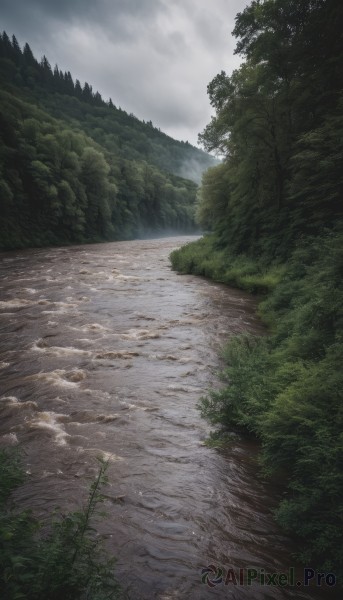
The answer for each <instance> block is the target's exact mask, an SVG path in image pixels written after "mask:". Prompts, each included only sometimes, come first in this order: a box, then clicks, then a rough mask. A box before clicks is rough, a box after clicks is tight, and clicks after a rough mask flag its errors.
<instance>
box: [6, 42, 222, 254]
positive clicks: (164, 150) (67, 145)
mask: <svg viewBox="0 0 343 600" xmlns="http://www.w3.org/2000/svg"><path fill="white" fill-rule="evenodd" d="M0 90H1V91H0V202H1V205H0V211H1V222H0V247H1V248H14V247H23V246H29V245H47V244H59V243H72V242H84V241H100V240H105V239H106V240H110V239H113V240H114V239H128V238H133V237H137V236H142V235H147V234H151V233H158V232H163V231H166V230H169V231H191V230H194V227H195V225H194V205H195V201H196V192H197V183H199V182H200V179H201V175H202V173H203V172H204V171H205V170H206V169H207V168H208V167H210V166H213V165H214V164H216V162H217V161H216V159H214V158H213V157H212V156H210V155H209V154H207V153H205V152H203V151H201V150H199V149H197V148H195V147H194V146H192V145H190V144H189V143H188V142H179V141H176V140H174V139H172V138H171V137H170V136H168V135H166V134H164V133H163V132H161V131H160V130H159V129H157V128H156V127H154V126H153V124H152V123H151V122H148V123H145V122H143V121H140V120H139V119H137V117H135V116H134V115H132V114H131V115H129V114H128V113H126V112H125V111H124V110H122V109H121V108H117V107H116V106H115V105H114V104H113V102H112V100H111V99H110V100H109V101H108V102H105V101H104V100H103V99H102V97H101V95H100V94H99V92H95V93H94V92H93V90H92V87H91V85H90V84H88V83H87V82H86V83H85V84H84V86H83V87H81V84H80V82H79V81H78V80H77V79H76V80H75V81H74V80H73V77H72V75H71V73H70V72H69V71H68V72H64V73H63V72H62V71H61V70H59V68H58V67H57V66H56V67H55V68H54V69H52V68H51V66H50V64H49V62H48V60H47V58H46V57H45V56H44V57H43V58H42V59H41V61H40V62H38V61H37V60H36V58H35V57H34V56H33V53H32V51H31V49H30V47H29V45H28V44H25V46H24V48H23V49H21V48H20V46H19V44H18V42H17V40H16V38H15V36H12V39H10V38H9V37H8V35H7V34H6V33H5V32H4V33H3V34H2V35H0Z"/></svg>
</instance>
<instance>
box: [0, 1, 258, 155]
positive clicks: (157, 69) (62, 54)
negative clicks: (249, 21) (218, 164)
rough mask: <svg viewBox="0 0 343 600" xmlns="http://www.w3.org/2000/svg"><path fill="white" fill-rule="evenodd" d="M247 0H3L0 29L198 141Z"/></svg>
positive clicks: (119, 102) (126, 105)
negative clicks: (211, 87)
mask: <svg viewBox="0 0 343 600" xmlns="http://www.w3.org/2000/svg"><path fill="white" fill-rule="evenodd" d="M249 3H250V2H249V1H248V0H0V28H1V29H5V30H6V32H7V33H8V35H9V36H11V35H12V34H13V33H14V34H15V35H16V37H17V39H18V42H19V44H20V45H21V46H23V44H24V43H25V42H26V41H27V42H28V43H29V45H30V46H31V48H32V50H33V52H34V54H35V56H36V57H37V58H40V57H41V56H42V55H43V54H45V55H46V56H47V58H48V60H49V61H50V63H51V66H52V67H54V65H55V63H57V64H58V66H59V67H60V68H61V69H62V70H63V71H65V70H69V71H71V73H72V75H73V77H74V80H75V79H80V81H81V83H82V84H83V83H84V81H88V83H90V84H91V85H92V86H93V91H96V90H98V91H99V92H100V93H101V95H102V96H103V98H104V99H106V100H107V99H108V98H109V97H111V98H112V100H113V102H114V104H115V105H116V106H121V107H122V108H123V109H124V110H126V111H127V112H133V113H134V114H135V115H136V116H137V117H139V118H140V119H144V120H145V121H148V120H152V122H153V124H154V125H155V126H156V127H160V128H161V129H162V131H165V132H166V133H168V134H169V135H171V136H173V137H175V138H176V139H180V140H185V141H186V140H188V141H189V142H191V143H193V144H196V142H197V135H198V133H199V132H200V131H202V130H203V129H204V127H205V125H206V124H207V123H208V122H209V120H210V117H211V107H210V105H209V101H208V97H207V93H206V88H207V84H208V83H209V81H211V79H212V78H213V77H214V76H215V75H216V74H217V73H219V72H220V71H221V70H224V71H226V72H227V73H231V71H232V70H233V69H234V68H236V67H237V66H238V65H239V63H240V58H239V57H237V56H234V55H233V51H234V48H235V39H234V38H233V37H232V36H231V31H232V29H233V27H234V23H235V21H234V20H235V15H236V13H237V12H241V11H242V10H243V9H244V8H245V6H246V5H247V4H249Z"/></svg>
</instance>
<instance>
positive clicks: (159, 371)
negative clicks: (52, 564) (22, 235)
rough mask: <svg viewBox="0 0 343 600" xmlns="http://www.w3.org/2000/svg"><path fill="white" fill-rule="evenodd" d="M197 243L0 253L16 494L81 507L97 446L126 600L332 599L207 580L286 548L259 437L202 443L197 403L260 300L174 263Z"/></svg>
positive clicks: (282, 559) (287, 557)
mask: <svg viewBox="0 0 343 600" xmlns="http://www.w3.org/2000/svg"><path fill="white" fill-rule="evenodd" d="M191 239H193V238H190V237H177V238H176V237H174V238H163V239H156V240H144V241H132V242H116V243H108V244H97V245H87V246H77V247H68V248H57V249H56V248H53V249H38V250H37V249H35V250H24V251H18V252H7V253H2V254H1V255H0V273H1V289H0V292H1V296H0V325H1V347H0V386H1V388H0V410H1V419H0V443H1V445H2V446H4V445H5V446H9V445H14V446H15V445H19V446H21V447H22V448H23V449H24V454H23V460H24V464H25V469H26V471H27V473H28V477H27V480H26V482H25V484H24V485H23V486H21V487H20V488H19V490H18V491H17V492H16V496H15V497H16V500H17V501H18V503H19V504H20V506H21V507H31V508H32V509H33V510H34V512H35V514H37V515H38V516H40V517H43V518H45V517H47V516H48V514H49V513H51V512H52V510H53V509H54V508H55V507H56V506H59V507H60V511H61V512H62V513H65V512H66V511H67V510H74V509H76V508H77V507H79V506H80V505H81V504H82V503H83V502H84V501H85V499H86V497H87V493H88V489H89V484H90V481H91V480H92V479H93V477H94V475H95V474H96V472H97V470H98V465H97V461H96V457H97V456H103V457H105V458H108V459H109V461H110V468H109V471H108V475H109V481H110V486H108V487H106V488H105V489H104V493H105V495H106V501H105V506H104V508H105V510H106V513H107V515H106V517H105V518H104V520H103V521H101V522H99V523H98V524H97V529H98V531H99V532H100V533H102V534H104V536H105V538H106V546H107V548H108V550H109V552H110V553H113V554H114V555H115V556H116V557H117V558H118V562H117V566H116V571H117V575H118V579H119V580H120V582H121V583H122V585H123V587H124V588H125V589H128V593H129V597H130V598H132V599H135V600H136V599H138V600H151V599H152V598H156V599H159V600H168V599H175V598H180V599H194V600H195V599H196V600H198V599H199V600H202V599H206V598H212V597H213V598H220V599H221V598H233V599H238V600H241V599H245V598H248V599H254V600H259V599H261V600H264V599H266V598H275V599H288V598H304V599H305V598H306V599H309V598H314V597H315V598H323V599H324V598H327V597H329V592H330V591H331V590H328V589H326V590H322V591H321V593H319V592H320V590H319V591H318V590H316V589H311V590H310V591H307V592H304V591H303V588H302V589H298V588H297V587H293V588H287V589H286V588H285V589H283V588H281V587H273V586H268V587H267V586H259V585H252V586H250V587H247V586H239V585H234V584H232V583H231V584H228V585H226V586H225V585H224V583H221V584H218V585H217V586H215V587H213V588H211V587H209V586H208V585H206V583H205V584H204V583H202V581H201V569H202V568H203V567H206V566H208V565H215V566H216V567H218V568H222V569H224V570H227V569H229V568H233V569H235V570H236V571H238V569H239V568H246V567H254V568H256V569H258V568H264V569H265V570H266V572H269V573H271V572H274V571H277V572H285V573H287V572H288V570H289V568H290V567H291V566H292V565H294V560H293V559H292V558H291V552H292V551H293V550H294V547H293V546H292V544H291V542H290V540H288V539H287V537H285V535H284V534H283V533H282V532H281V531H280V529H279V528H278V527H277V525H276V524H275V523H274V521H273V519H272V510H273V508H275V506H276V502H277V492H276V491H275V490H274V489H273V486H272V484H271V483H269V484H266V483H265V482H263V481H262V479H261V477H260V476H259V471H258V467H257V449H258V446H257V444H256V443H255V442H254V441H250V440H248V441H247V440H246V439H244V438H241V437H239V436H236V437H234V438H233V442H232V445H231V446H230V447H229V448H227V449H226V450H221V451H218V450H215V449H212V448H208V447H207V446H205V445H204V441H205V439H206V438H207V436H208V435H209V432H210V430H211V428H210V426H209V425H208V424H207V423H206V421H204V420H203V419H202V418H201V417H200V414H199V411H198V409H197V407H196V405H197V402H198V401H199V398H200V397H201V396H202V395H204V394H206V391H207V390H208V389H210V388H211V387H213V386H219V385H220V382H219V377H218V374H217V372H218V370H219V368H220V359H219V355H218V353H219V351H220V348H221V347H222V345H223V344H224V343H225V341H226V340H227V339H228V338H229V337H230V336H232V335H235V334H237V333H240V332H252V333H256V334H260V333H263V328H262V326H261V324H260V323H259V321H258V319H257V317H256V316H255V308H256V303H255V299H254V298H252V297H250V296H248V295H247V294H244V293H243V292H241V291H239V290H234V289H230V288H228V287H225V286H222V285H219V284H216V283H213V282H209V281H206V280H204V279H202V278H196V277H194V276H185V275H183V276H180V275H178V274H177V273H175V272H173V271H172V270H171V268H170V264H169V260H168V256H169V254H170V252H171V251H172V250H173V249H174V248H176V247H179V246H180V245H181V244H183V243H185V242H187V241H189V240H191ZM294 566H297V565H294ZM296 571H297V572H299V573H302V570H301V567H300V566H299V565H298V568H297V570H296ZM330 597H331V594H330Z"/></svg>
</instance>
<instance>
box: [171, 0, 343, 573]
mask: <svg viewBox="0 0 343 600" xmlns="http://www.w3.org/2000/svg"><path fill="white" fill-rule="evenodd" d="M342 17H343V5H342V3H340V2H336V1H334V0H304V1H302V2H299V1H295V0H287V2H286V1H285V0H264V1H262V0H256V1H253V2H252V3H251V4H250V5H249V6H247V7H246V8H245V10H244V11H243V12H241V13H239V14H238V15H237V16H236V25H235V29H234V32H233V34H234V36H235V37H236V39H237V46H236V53H237V54H239V55H241V56H242V59H243V62H242V64H241V66H240V68H239V69H237V70H235V71H234V72H233V73H232V75H230V76H229V75H227V74H226V73H225V72H221V73H219V74H218V75H217V76H216V77H214V79H213V80H212V81H211V82H210V83H209V85H208V94H209V99H210V102H211V105H212V107H213V109H214V111H215V116H214V117H213V118H212V120H211V122H210V123H209V124H208V126H207V127H206V129H205V130H204V132H203V133H202V134H200V136H199V137H200V140H201V141H202V143H203V145H204V147H205V148H206V149H207V150H208V151H216V152H218V153H219V154H220V155H222V156H224V160H223V162H222V164H220V165H218V166H214V167H212V168H210V169H209V170H208V171H207V172H206V173H205V174H204V176H203V182H202V187H201V190H200V200H199V203H198V206H197V219H198V222H199V223H200V224H201V226H202V228H203V229H204V230H206V231H207V232H208V234H207V235H206V236H205V237H204V238H202V239H201V240H200V241H198V242H195V243H192V244H189V245H187V246H185V247H183V248H182V249H181V250H180V251H176V252H174V253H173V254H172V263H173V266H174V268H175V269H178V270H179V271H181V272H191V273H195V274H198V275H204V276H206V277H211V278H213V279H215V280H217V281H221V282H224V283H227V284H230V285H235V286H238V287H241V288H243V289H246V290H249V291H251V292H253V293H256V294H258V295H259V296H258V297H259V314H260V316H261V318H262V319H263V320H264V322H265V323H266V325H267V327H268V330H267V332H268V335H265V336H262V337H254V336H249V335H244V336H240V337H236V338H235V339H234V340H233V341H232V342H230V344H229V345H228V346H227V347H226V348H225V350H224V360H225V365H226V366H225V367H224V370H223V373H222V379H223V387H222V389H221V390H220V391H218V390H217V391H214V392H213V393H212V394H210V395H209V396H208V397H206V398H203V399H202V401H201V410H202V412H203V414H204V416H206V417H207V418H209V419H210V420H211V421H212V422H213V423H215V424H216V426H217V427H219V428H220V427H222V428H223V430H224V431H225V430H227V428H229V429H230V428H231V429H232V428H238V429H239V430H241V431H245V432H248V433H249V434H251V435H253V436H256V437H257V438H258V439H259V440H260V441H261V454H260V463H261V467H262V470H263V471H262V472H263V473H264V476H267V477H272V478H273V480H274V481H277V482H278V483H280V480H281V484H282V490H283V492H282V495H281V496H280V503H279V506H278V507H277V508H276V510H275V517H276V519H277V521H278V522H279V523H280V524H281V526H282V527H283V528H284V529H285V531H287V532H288V533H290V534H292V535H293V536H294V537H295V539H296V540H297V548H298V554H297V558H298V559H300V560H302V561H303V562H304V563H306V564H311V565H312V566H313V567H317V568H321V569H326V570H331V571H333V572H335V573H336V574H340V575H342V573H343V553H342V552H343V539H342V532H343V504H342V501H343V434H342V431H343V428H342V425H343V406H342V389H343V375H342V358H343V347H342V337H343V314H342V300H343V293H342V292H343V290H342V279H343V278H342V275H343V273H342V267H343V253H342V249H343V243H342V242H343V234H342V210H343V205H342V192H343V170H342V159H343V118H342V103H343V93H342V78H343V71H342V64H343V39H342V32H343V18H342Z"/></svg>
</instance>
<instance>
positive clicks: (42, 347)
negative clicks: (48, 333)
mask: <svg viewBox="0 0 343 600" xmlns="http://www.w3.org/2000/svg"><path fill="white" fill-rule="evenodd" d="M31 350H35V351H37V352H42V353H45V354H49V355H51V356H60V357H62V356H73V355H74V356H91V355H92V353H91V352H89V351H88V350H81V349H80V348H74V347H73V346H48V345H47V344H46V342H45V341H44V340H42V339H39V340H36V341H35V342H33V344H32V346H31Z"/></svg>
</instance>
